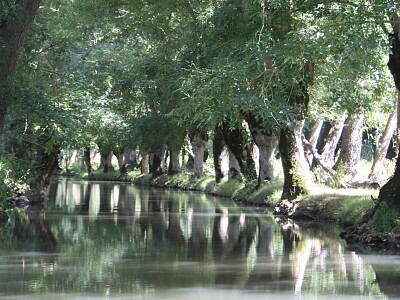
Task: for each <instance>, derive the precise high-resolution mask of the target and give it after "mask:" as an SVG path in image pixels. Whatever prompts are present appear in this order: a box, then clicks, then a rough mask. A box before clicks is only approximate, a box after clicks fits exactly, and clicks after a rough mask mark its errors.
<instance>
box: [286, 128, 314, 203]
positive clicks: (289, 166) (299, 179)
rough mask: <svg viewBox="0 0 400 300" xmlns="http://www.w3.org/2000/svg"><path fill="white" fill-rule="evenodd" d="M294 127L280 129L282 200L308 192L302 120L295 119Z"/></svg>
mask: <svg viewBox="0 0 400 300" xmlns="http://www.w3.org/2000/svg"><path fill="white" fill-rule="evenodd" d="M294 122H295V128H294V129H293V130H292V129H289V128H283V129H281V134H280V141H279V151H280V153H281V158H282V167H283V175H284V183H283V192H282V196H281V199H282V200H285V199H286V200H289V201H291V200H294V199H296V198H297V196H299V195H300V194H304V193H307V192H309V189H310V175H309V173H308V170H309V168H308V166H307V164H306V160H305V156H304V149H303V143H302V140H301V136H302V130H303V125H304V120H295V121H294Z"/></svg>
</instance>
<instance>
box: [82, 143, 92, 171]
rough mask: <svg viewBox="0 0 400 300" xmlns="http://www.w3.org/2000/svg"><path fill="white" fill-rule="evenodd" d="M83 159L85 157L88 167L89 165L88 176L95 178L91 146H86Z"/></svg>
mask: <svg viewBox="0 0 400 300" xmlns="http://www.w3.org/2000/svg"><path fill="white" fill-rule="evenodd" d="M83 159H84V161H85V164H86V167H87V173H88V178H89V179H91V178H93V168H92V162H91V160H90V148H89V147H86V148H85V150H84V152H83Z"/></svg>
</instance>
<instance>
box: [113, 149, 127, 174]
mask: <svg viewBox="0 0 400 300" xmlns="http://www.w3.org/2000/svg"><path fill="white" fill-rule="evenodd" d="M124 152H125V151H124V150H120V151H114V152H113V153H114V155H115V157H116V158H117V161H118V167H119V172H120V173H121V174H126V172H127V171H128V170H127V169H126V165H125V159H124Z"/></svg>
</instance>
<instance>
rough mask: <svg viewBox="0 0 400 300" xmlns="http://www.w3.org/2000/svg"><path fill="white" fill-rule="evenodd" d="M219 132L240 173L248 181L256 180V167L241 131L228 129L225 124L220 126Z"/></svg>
mask: <svg viewBox="0 0 400 300" xmlns="http://www.w3.org/2000/svg"><path fill="white" fill-rule="evenodd" d="M221 130H222V135H223V137H224V142H225V145H226V146H227V147H228V149H229V150H230V151H231V152H232V153H233V155H234V156H235V157H236V159H237V161H238V163H239V166H240V172H241V173H242V174H243V176H244V177H245V178H246V179H248V180H253V179H256V178H257V174H256V166H255V163H254V160H253V157H252V155H251V149H250V147H249V146H248V145H247V143H246V139H245V138H244V136H243V134H242V131H241V130H240V129H229V126H228V124H227V123H224V124H222V126H221Z"/></svg>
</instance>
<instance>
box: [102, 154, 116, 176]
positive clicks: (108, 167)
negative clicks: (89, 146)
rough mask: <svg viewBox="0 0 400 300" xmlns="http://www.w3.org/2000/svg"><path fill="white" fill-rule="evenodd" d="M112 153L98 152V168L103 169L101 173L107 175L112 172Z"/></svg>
mask: <svg viewBox="0 0 400 300" xmlns="http://www.w3.org/2000/svg"><path fill="white" fill-rule="evenodd" d="M113 155H114V154H113V153H112V151H106V152H104V151H101V150H100V160H101V163H100V168H103V172H104V173H107V172H109V171H114V167H113V165H112V163H111V160H112V157H113Z"/></svg>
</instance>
